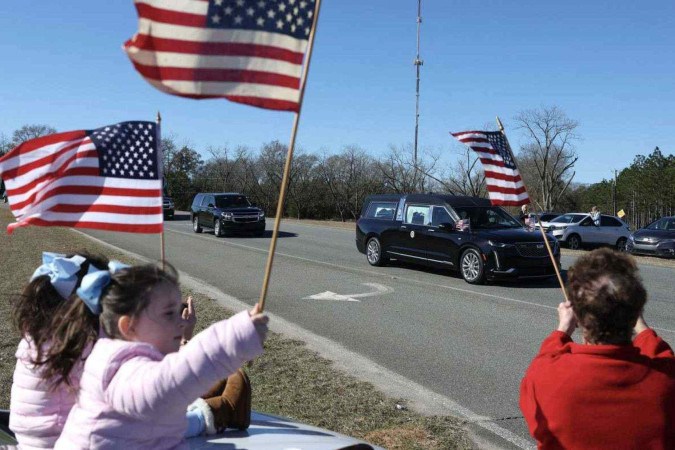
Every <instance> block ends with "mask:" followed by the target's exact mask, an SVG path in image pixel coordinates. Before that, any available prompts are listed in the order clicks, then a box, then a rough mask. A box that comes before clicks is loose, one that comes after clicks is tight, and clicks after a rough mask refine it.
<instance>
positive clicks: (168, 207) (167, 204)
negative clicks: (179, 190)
mask: <svg viewBox="0 0 675 450" xmlns="http://www.w3.org/2000/svg"><path fill="white" fill-rule="evenodd" d="M162 209H163V210H164V220H171V219H173V214H174V211H175V205H174V204H173V200H171V197H166V196H165V197H164V199H163V200H162Z"/></svg>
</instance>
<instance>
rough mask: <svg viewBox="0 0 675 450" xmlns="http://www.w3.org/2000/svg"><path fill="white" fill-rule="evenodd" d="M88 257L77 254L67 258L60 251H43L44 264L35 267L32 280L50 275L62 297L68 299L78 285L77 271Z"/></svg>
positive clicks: (53, 284) (50, 279)
mask: <svg viewBox="0 0 675 450" xmlns="http://www.w3.org/2000/svg"><path fill="white" fill-rule="evenodd" d="M85 261H86V258H85V257H83V256H80V255H75V256H73V257H71V258H66V255H62V254H60V253H51V252H43V253H42V265H41V266H40V267H38V268H37V269H35V272H33V276H32V277H31V278H30V280H31V281H33V280H34V279H36V278H37V277H41V276H45V275H46V276H48V277H49V282H50V283H51V285H52V286H53V287H54V289H56V292H58V293H59V295H60V296H61V297H63V298H64V299H67V298H68V297H70V294H72V293H73V290H74V289H75V286H76V285H77V272H79V271H80V269H81V268H82V263H83V262H85Z"/></svg>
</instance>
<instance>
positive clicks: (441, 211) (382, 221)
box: [356, 194, 560, 284]
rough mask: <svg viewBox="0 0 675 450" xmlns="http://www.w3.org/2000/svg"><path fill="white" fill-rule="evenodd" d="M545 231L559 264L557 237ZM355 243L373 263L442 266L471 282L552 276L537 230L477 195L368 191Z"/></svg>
mask: <svg viewBox="0 0 675 450" xmlns="http://www.w3.org/2000/svg"><path fill="white" fill-rule="evenodd" d="M547 236H548V240H549V243H550V245H551V249H552V250H553V254H554V256H555V259H556V261H557V264H558V266H560V250H559V248H558V244H557V241H556V239H555V238H554V237H552V236H551V235H547ZM356 247H357V248H358V250H359V251H360V252H361V253H365V255H366V258H367V260H368V262H369V263H370V264H371V265H373V266H380V265H383V264H386V262H387V261H388V260H389V259H390V258H394V259H398V260H402V261H409V262H417V263H422V264H427V265H432V266H436V267H446V268H450V269H452V270H458V271H459V272H460V273H461V275H462V277H463V278H464V280H466V281H467V282H468V283H472V284H478V283H482V282H484V281H485V280H486V279H488V280H494V279H498V278H536V277H550V276H554V275H555V270H554V268H553V264H552V263H551V259H550V256H549V255H548V252H547V250H546V246H545V245H544V239H543V237H542V235H541V232H540V231H539V230H530V229H528V228H525V227H523V225H522V224H521V223H520V222H519V221H518V220H516V219H514V218H513V217H512V216H511V215H510V214H508V213H507V212H506V211H504V210H503V209H502V208H500V207H498V206H492V205H491V204H490V201H489V200H487V199H483V198H478V197H461V196H454V195H442V194H408V195H403V194H383V195H372V196H370V197H368V198H366V201H365V203H364V206H363V210H362V211H361V217H360V218H359V220H358V221H357V222H356Z"/></svg>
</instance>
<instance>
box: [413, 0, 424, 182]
mask: <svg viewBox="0 0 675 450" xmlns="http://www.w3.org/2000/svg"><path fill="white" fill-rule="evenodd" d="M421 25H422V0H417V57H416V58H415V62H414V64H415V70H416V71H417V83H416V88H415V146H414V153H413V162H414V164H415V174H416V175H417V134H418V130H419V122H420V66H421V65H422V64H424V61H422V60H421V59H420V26H421Z"/></svg>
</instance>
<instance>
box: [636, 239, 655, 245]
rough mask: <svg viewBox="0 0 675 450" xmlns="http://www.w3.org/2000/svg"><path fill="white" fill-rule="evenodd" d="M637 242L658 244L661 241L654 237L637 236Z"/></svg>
mask: <svg viewBox="0 0 675 450" xmlns="http://www.w3.org/2000/svg"><path fill="white" fill-rule="evenodd" d="M635 242H639V243H640V244H648V245H656V244H658V243H659V241H658V240H656V239H654V238H637V239H635Z"/></svg>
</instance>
